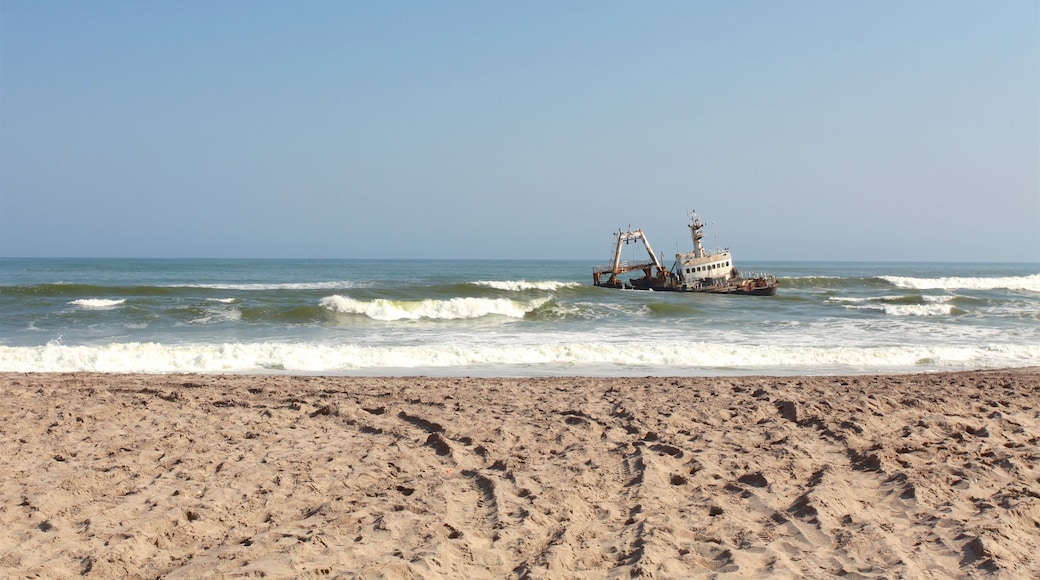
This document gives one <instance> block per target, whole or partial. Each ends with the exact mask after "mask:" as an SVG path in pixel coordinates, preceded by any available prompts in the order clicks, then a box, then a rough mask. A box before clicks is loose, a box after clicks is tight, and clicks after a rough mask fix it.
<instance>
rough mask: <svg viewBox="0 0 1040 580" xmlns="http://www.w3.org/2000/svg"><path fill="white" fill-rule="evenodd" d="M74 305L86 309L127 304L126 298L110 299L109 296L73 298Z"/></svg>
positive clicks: (108, 307)
mask: <svg viewBox="0 0 1040 580" xmlns="http://www.w3.org/2000/svg"><path fill="white" fill-rule="evenodd" d="M69 304H71V305H73V306H79V307H80V308H83V309H86V310H111V309H113V308H115V307H117V306H122V305H123V304H126V298H121V299H117V300H116V299H108V298H81V299H79V300H73V301H72V302H69Z"/></svg>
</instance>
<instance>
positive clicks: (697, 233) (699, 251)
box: [690, 210, 704, 258]
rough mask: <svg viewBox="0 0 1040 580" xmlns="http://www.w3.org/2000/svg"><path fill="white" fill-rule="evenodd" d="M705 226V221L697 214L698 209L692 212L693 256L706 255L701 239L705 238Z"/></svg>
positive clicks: (691, 235)
mask: <svg viewBox="0 0 1040 580" xmlns="http://www.w3.org/2000/svg"><path fill="white" fill-rule="evenodd" d="M703 228H704V222H702V221H701V218H700V217H698V216H697V210H694V211H691V212H690V237H692V238H693V257H695V258H703V257H704V245H703V244H701V240H702V239H704V233H703V232H701V229H703Z"/></svg>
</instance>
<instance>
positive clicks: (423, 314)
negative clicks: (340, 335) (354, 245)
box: [319, 295, 549, 321]
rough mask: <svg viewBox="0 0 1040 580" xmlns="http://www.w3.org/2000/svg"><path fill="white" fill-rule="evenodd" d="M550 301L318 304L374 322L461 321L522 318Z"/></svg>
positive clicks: (341, 299)
mask: <svg viewBox="0 0 1040 580" xmlns="http://www.w3.org/2000/svg"><path fill="white" fill-rule="evenodd" d="M548 301H549V298H542V299H538V300H527V301H520V300H509V299H507V298H450V299H447V300H435V299H425V300H388V299H386V298H376V299H374V300H356V299H354V298H350V297H348V296H340V295H333V296H326V297H325V298H322V299H321V300H320V301H319V304H320V305H321V306H322V307H324V308H327V309H329V310H332V311H334V312H339V313H341V314H360V315H363V316H367V317H368V318H371V319H373V320H385V321H392V320H420V319H430V320H460V319H474V318H483V317H485V316H505V317H508V318H523V317H525V316H526V315H527V314H528V313H529V312H532V311H534V310H535V309H537V308H538V307H539V306H541V305H543V304H545V303H546V302H548Z"/></svg>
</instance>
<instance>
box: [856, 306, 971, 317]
mask: <svg viewBox="0 0 1040 580" xmlns="http://www.w3.org/2000/svg"><path fill="white" fill-rule="evenodd" d="M845 308H846V309H848V310H877V311H881V312H884V313H885V314H887V315H888V316H944V315H948V314H952V313H953V304H947V303H937V304H885V303H870V304H846V305H845Z"/></svg>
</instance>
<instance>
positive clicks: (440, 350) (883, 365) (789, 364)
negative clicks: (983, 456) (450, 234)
mask: <svg viewBox="0 0 1040 580" xmlns="http://www.w3.org/2000/svg"><path fill="white" fill-rule="evenodd" d="M1038 364H1040V345H1008V344H979V345H972V346H919V345H894V346H883V347H805V346H794V345H790V346H774V345H734V344H729V343H703V342H682V343H647V342H645V341H627V342H563V343H551V344H537V345H484V344H469V345H467V344H456V343H430V344H425V345H418V346H367V345H316V344H301V343H270V342H265V343H254V344H237V343H236V344H215V345H165V344H159V343H136V342H134V343H116V344H109V345H105V346H69V345H64V344H61V343H60V342H53V343H51V344H47V345H44V346H35V347H8V346H0V372H143V373H173V372H186V373H190V372H200V373H217V372H261V373H263V372H282V371H286V372H308V373H318V372H325V373H350V372H392V373H400V372H405V371H404V370H406V369H418V370H421V372H428V371H429V370H430V369H441V370H442V371H444V370H445V369H446V370H448V371H449V373H450V372H452V371H453V372H457V373H459V374H461V375H464V374H470V373H472V372H474V370H481V369H483V370H484V371H485V372H490V373H493V374H496V375H500V376H506V375H520V376H531V375H538V374H559V373H561V372H568V369H570V370H571V372H573V371H574V370H575V369H577V370H579V371H580V372H589V373H596V374H606V375H611V376H627V375H645V374H647V373H657V374H703V373H704V372H705V371H707V370H711V369H715V370H720V369H721V370H727V369H728V370H731V371H732V370H733V369H746V370H747V371H749V372H756V373H760V372H774V371H775V372H789V371H795V372H797V373H810V374H812V373H817V374H818V373H829V372H835V371H837V372H884V371H899V370H922V369H949V368H960V369H963V368H1002V367H1025V366H1036V365H1038ZM785 369H788V370H786V371H785Z"/></svg>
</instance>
